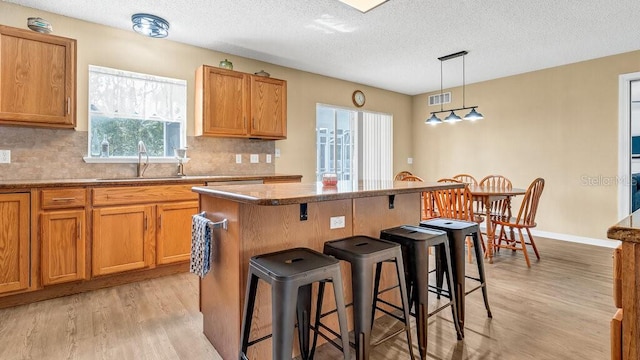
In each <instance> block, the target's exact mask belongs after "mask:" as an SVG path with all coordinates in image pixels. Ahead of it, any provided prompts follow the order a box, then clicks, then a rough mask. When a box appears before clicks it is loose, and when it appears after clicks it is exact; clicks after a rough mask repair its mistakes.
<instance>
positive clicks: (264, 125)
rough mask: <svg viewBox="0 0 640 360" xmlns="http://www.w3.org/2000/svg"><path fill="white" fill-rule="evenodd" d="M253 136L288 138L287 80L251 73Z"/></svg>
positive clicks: (251, 131)
mask: <svg viewBox="0 0 640 360" xmlns="http://www.w3.org/2000/svg"><path fill="white" fill-rule="evenodd" d="M249 132H250V133H251V136H252V137H264V138H269V139H286V138H287V82H286V81H284V80H278V79H271V78H268V77H264V76H253V75H251V129H250V131H249Z"/></svg>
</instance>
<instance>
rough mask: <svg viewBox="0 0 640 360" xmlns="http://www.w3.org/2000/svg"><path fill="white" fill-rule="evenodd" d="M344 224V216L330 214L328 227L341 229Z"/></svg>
mask: <svg viewBox="0 0 640 360" xmlns="http://www.w3.org/2000/svg"><path fill="white" fill-rule="evenodd" d="M344 226H345V221H344V216H332V217H331V220H330V223H329V228H331V229H342V228H343V227H344Z"/></svg>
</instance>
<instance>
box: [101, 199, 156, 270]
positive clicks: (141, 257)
mask: <svg viewBox="0 0 640 360" xmlns="http://www.w3.org/2000/svg"><path fill="white" fill-rule="evenodd" d="M154 223H155V222H154V221H153V206H151V205H146V206H122V207H106V208H101V209H94V210H93V239H92V240H93V247H92V253H91V263H92V274H93V275H94V276H95V275H106V274H113V273H118V272H122V271H128V270H134V269H142V268H146V267H149V266H151V265H152V264H153V247H152V246H153V239H154V237H155V230H154V226H155V224H154Z"/></svg>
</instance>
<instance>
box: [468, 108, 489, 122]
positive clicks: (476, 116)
mask: <svg viewBox="0 0 640 360" xmlns="http://www.w3.org/2000/svg"><path fill="white" fill-rule="evenodd" d="M464 119H465V120H471V121H475V120H482V119H484V116H482V114H481V113H479V112H477V111H476V108H472V109H471V111H469V113H468V114H467V115H465V116H464Z"/></svg>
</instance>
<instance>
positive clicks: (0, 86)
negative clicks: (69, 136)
mask: <svg viewBox="0 0 640 360" xmlns="http://www.w3.org/2000/svg"><path fill="white" fill-rule="evenodd" d="M75 45H76V41H75V40H73V39H67V38H63V37H59V36H53V35H47V34H40V33H36V32H34V31H29V30H23V29H16V28H12V27H8V26H0V124H2V123H6V124H17V125H31V126H43V127H58V128H73V127H74V126H75V96H76V95H75V75H76V54H75Z"/></svg>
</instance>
